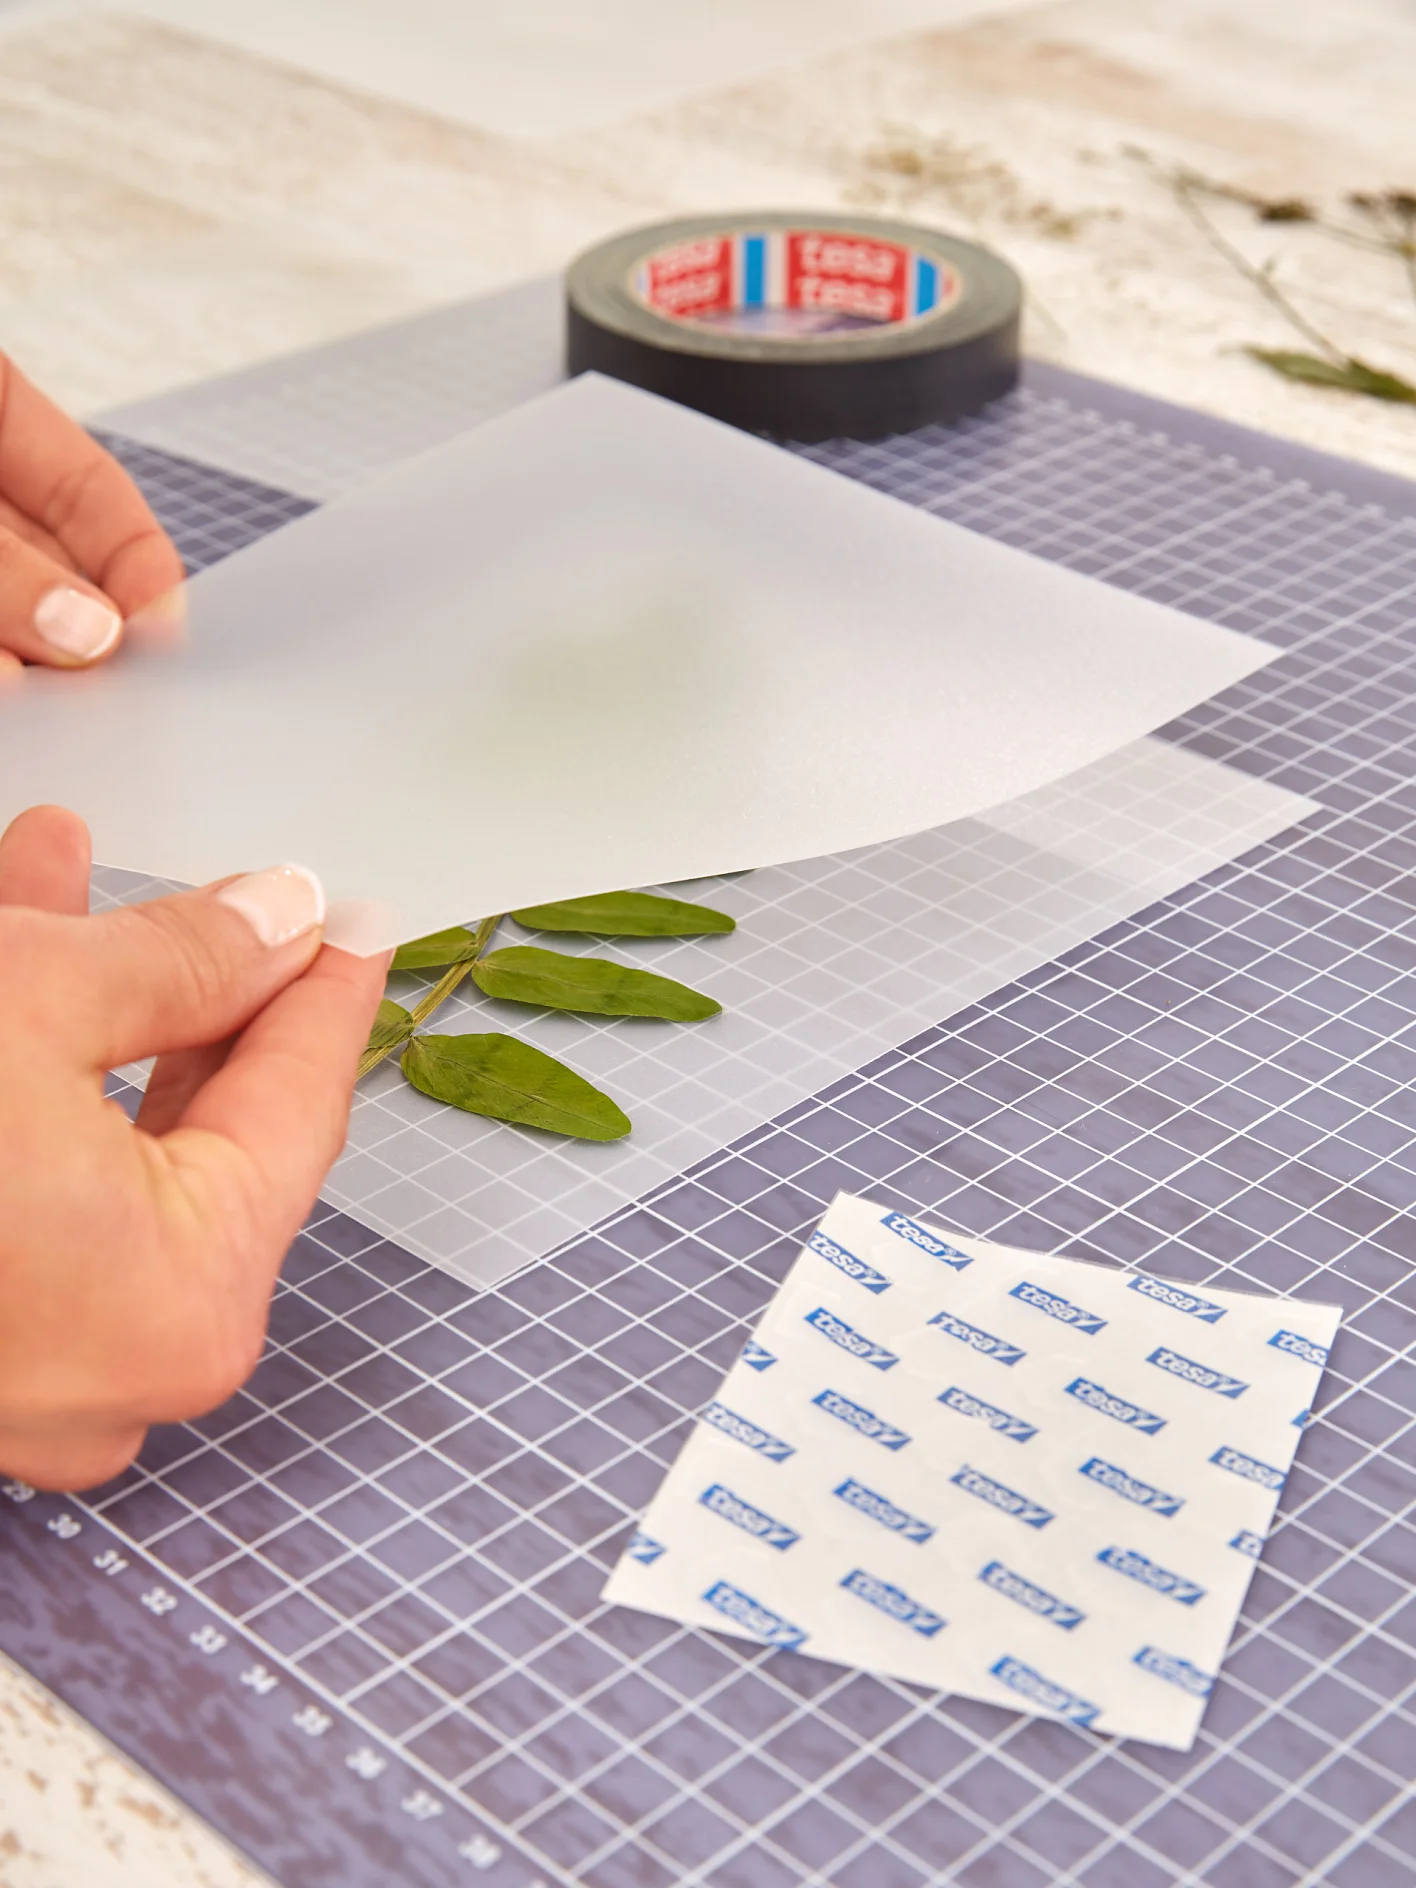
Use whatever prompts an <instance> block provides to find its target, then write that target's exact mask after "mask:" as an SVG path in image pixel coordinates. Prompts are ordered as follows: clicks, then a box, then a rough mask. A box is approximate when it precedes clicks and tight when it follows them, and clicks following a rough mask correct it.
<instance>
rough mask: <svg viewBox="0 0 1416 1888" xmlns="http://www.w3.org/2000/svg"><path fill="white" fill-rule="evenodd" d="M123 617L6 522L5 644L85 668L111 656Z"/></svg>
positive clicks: (0, 555)
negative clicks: (88, 663) (109, 654)
mask: <svg viewBox="0 0 1416 1888" xmlns="http://www.w3.org/2000/svg"><path fill="white" fill-rule="evenodd" d="M122 633H123V619H122V617H121V616H120V615H119V613H118V611H117V610H116V609H115V608H114V607H113V604H112V603H111V602H110V601H109V599H108V598H107V597H106V596H105V595H104V594H103V592H102V591H101V590H99V589H97V588H95V586H94V585H93V584H91V583H89V582H87V581H86V580H85V579H84V578H83V577H79V576H76V575H75V573H74V572H73V571H72V570H67V569H65V567H64V565H62V564H60V563H56V562H55V560H54V559H53V558H52V557H50V556H49V555H48V554H47V553H46V552H45V551H43V550H41V549H40V548H39V547H38V546H37V545H35V544H31V543H28V542H27V541H26V540H25V539H24V538H22V537H21V536H20V535H19V533H18V532H16V531H12V530H10V528H9V527H8V526H7V525H4V524H0V649H9V650H11V651H12V652H13V653H14V654H15V655H17V656H19V657H21V658H22V659H23V660H24V661H26V662H45V663H48V664H50V665H51V666H52V667H56V668H65V669H73V668H81V667H82V666H83V665H84V664H85V663H87V662H96V661H97V660H98V658H99V657H100V656H106V655H107V654H108V653H109V651H110V650H111V649H112V648H114V646H115V645H116V644H117V641H118V638H119V636H121V635H122Z"/></svg>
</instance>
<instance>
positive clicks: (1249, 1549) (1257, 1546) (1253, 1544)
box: [1229, 1527, 1264, 1560]
mask: <svg viewBox="0 0 1416 1888" xmlns="http://www.w3.org/2000/svg"><path fill="white" fill-rule="evenodd" d="M1229 1545H1230V1546H1231V1547H1237V1548H1238V1549H1239V1552H1240V1553H1241V1554H1247V1555H1248V1556H1249V1558H1250V1560H1257V1559H1258V1557H1259V1555H1260V1554H1261V1553H1262V1552H1263V1551H1264V1542H1263V1536H1262V1535H1261V1534H1251V1533H1250V1532H1249V1530H1248V1528H1246V1527H1241V1528H1240V1530H1239V1532H1238V1533H1237V1534H1236V1535H1235V1536H1234V1539H1233V1540H1232V1541H1231V1542H1230V1543H1229Z"/></svg>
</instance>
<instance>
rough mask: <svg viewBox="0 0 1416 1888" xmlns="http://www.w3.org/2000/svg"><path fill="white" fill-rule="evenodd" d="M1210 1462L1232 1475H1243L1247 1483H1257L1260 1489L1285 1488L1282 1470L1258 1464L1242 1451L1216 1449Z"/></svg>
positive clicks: (1263, 1463) (1266, 1464)
mask: <svg viewBox="0 0 1416 1888" xmlns="http://www.w3.org/2000/svg"><path fill="white" fill-rule="evenodd" d="M1210 1461H1211V1462H1213V1463H1214V1464H1215V1466H1216V1468H1227V1469H1228V1470H1229V1473H1230V1474H1231V1475H1242V1476H1243V1478H1244V1480H1245V1481H1246V1482H1255V1483H1256V1484H1257V1485H1258V1486H1259V1487H1260V1488H1282V1486H1283V1470H1282V1469H1281V1468H1270V1467H1269V1465H1268V1463H1267V1462H1256V1461H1255V1460H1254V1458H1253V1456H1252V1455H1245V1454H1244V1452H1243V1450H1242V1449H1230V1448H1221V1449H1216V1450H1215V1452H1214V1454H1213V1455H1212V1456H1211V1457H1210Z"/></svg>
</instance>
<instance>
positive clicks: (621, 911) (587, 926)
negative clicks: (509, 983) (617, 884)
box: [511, 892, 737, 937]
mask: <svg viewBox="0 0 1416 1888" xmlns="http://www.w3.org/2000/svg"><path fill="white" fill-rule="evenodd" d="M511 915H512V917H513V918H515V920H516V922H517V923H518V924H524V925H525V926H526V929H527V930H528V931H577V932H580V933H582V934H583V935H584V936H586V937H706V936H707V935H708V933H709V932H710V931H735V930H736V929H737V926H736V925H735V924H734V922H733V920H732V919H731V918H730V917H729V916H728V914H727V913H726V912H725V911H711V910H710V909H709V908H708V906H707V905H689V904H685V903H684V902H683V900H682V899H679V898H656V897H654V896H652V895H651V894H650V893H649V892H601V893H600V894H599V895H598V896H597V897H594V898H567V899H564V900H563V901H562V902H561V903H559V904H553V905H527V906H525V907H524V908H523V909H522V910H521V911H513V912H512V914H511Z"/></svg>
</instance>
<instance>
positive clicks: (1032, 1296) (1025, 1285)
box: [1008, 1278, 1106, 1335]
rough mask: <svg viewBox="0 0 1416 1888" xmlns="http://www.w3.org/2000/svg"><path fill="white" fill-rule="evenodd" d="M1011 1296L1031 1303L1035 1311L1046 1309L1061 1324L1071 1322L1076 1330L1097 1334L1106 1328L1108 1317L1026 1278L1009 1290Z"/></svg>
mask: <svg viewBox="0 0 1416 1888" xmlns="http://www.w3.org/2000/svg"><path fill="white" fill-rule="evenodd" d="M1008 1296H1009V1297H1010V1298H1020V1299H1021V1300H1022V1301H1023V1303H1024V1304H1025V1305H1031V1306H1032V1308H1033V1310H1034V1311H1045V1312H1046V1313H1047V1315H1048V1317H1049V1318H1056V1320H1057V1322H1058V1323H1059V1324H1070V1325H1071V1327H1072V1329H1073V1330H1074V1331H1086V1332H1087V1333H1088V1334H1090V1335H1095V1333H1096V1332H1097V1331H1104V1330H1105V1329H1106V1319H1105V1318H1099V1317H1098V1316H1097V1315H1096V1313H1095V1312H1094V1311H1083V1309H1082V1307H1081V1306H1080V1305H1074V1304H1073V1303H1072V1302H1071V1300H1070V1299H1068V1298H1059V1297H1058V1296H1057V1293H1056V1292H1055V1291H1044V1290H1043V1289H1042V1287H1041V1285H1034V1284H1032V1283H1031V1282H1030V1281H1029V1280H1028V1279H1026V1278H1025V1279H1024V1280H1023V1282H1022V1284H1021V1285H1015V1286H1014V1287H1013V1289H1012V1290H1011V1291H1010V1292H1009V1294H1008Z"/></svg>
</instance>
